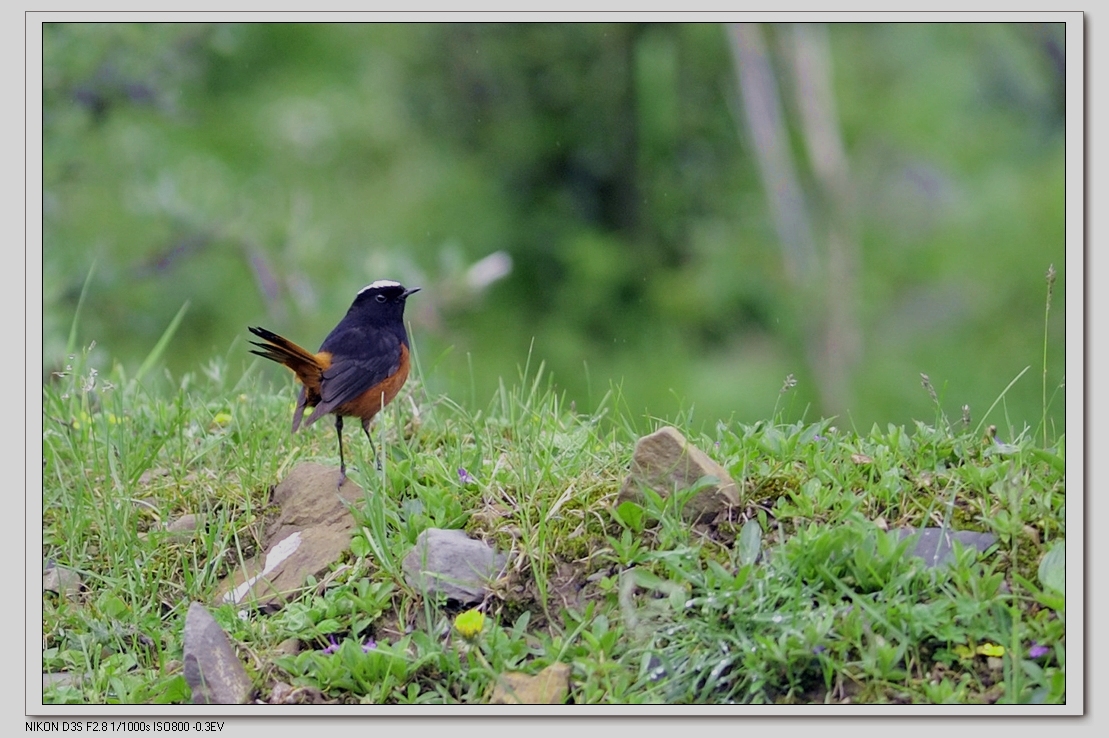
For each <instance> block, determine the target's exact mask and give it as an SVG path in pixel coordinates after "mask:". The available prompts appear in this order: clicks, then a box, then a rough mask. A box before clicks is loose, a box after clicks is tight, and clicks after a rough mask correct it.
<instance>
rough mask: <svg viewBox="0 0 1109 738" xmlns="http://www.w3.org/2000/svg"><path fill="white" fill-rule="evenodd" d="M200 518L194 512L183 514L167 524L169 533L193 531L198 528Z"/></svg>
mask: <svg viewBox="0 0 1109 738" xmlns="http://www.w3.org/2000/svg"><path fill="white" fill-rule="evenodd" d="M199 524H200V518H199V517H198V516H196V515H193V514H192V513H189V514H188V515H182V516H181V517H179V518H177V520H174V521H173V522H172V523H170V524H169V525H167V526H166V532H167V533H191V532H193V531H195V530H196V529H197V526H198V525H199Z"/></svg>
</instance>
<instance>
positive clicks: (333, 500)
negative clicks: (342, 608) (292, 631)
mask: <svg viewBox="0 0 1109 738" xmlns="http://www.w3.org/2000/svg"><path fill="white" fill-rule="evenodd" d="M336 474H338V471H337V470H336V469H335V468H334V467H330V466H323V465H321V464H313V463H305V464H300V465H298V466H297V467H296V468H295V469H293V471H292V472H291V473H290V474H289V476H288V477H286V478H285V479H284V480H283V481H282V482H281V483H280V484H278V485H277V487H276V488H275V489H274V493H273V502H274V504H276V505H277V506H278V507H279V512H278V515H277V517H276V518H275V519H274V520H273V521H272V522H270V524H269V525H268V526H267V527H266V532H265V534H264V536H263V541H264V545H265V548H264V551H263V553H262V554H261V555H259V556H256V557H254V558H253V559H250V560H249V561H247V562H245V564H244V566H243V567H242V568H241V569H239V570H237V571H236V572H234V573H233V574H232V575H231V576H229V577H228V578H227V579H226V580H224V582H223V583H222V584H221V586H220V588H219V590H218V595H217V596H218V598H219V600H220V601H222V602H234V603H241V602H249V603H250V604H252V605H254V606H256V607H259V608H263V609H275V608H278V607H280V606H281V605H282V604H284V601H285V596H286V595H287V594H288V593H292V592H297V591H299V590H300V588H301V587H303V586H304V582H305V581H306V580H307V579H308V577H310V576H319V575H320V574H322V573H324V572H325V571H327V570H328V569H329V568H331V566H332V565H334V564H335V563H336V562H338V561H339V560H340V559H341V558H342V557H343V555H344V554H345V553H346V551H347V550H348V549H349V548H350V539H351V536H352V535H353V532H354V529H355V521H354V516H352V515H351V513H350V509H349V507H348V506H349V505H351V504H354V503H355V502H359V501H361V500H362V497H363V491H362V488H361V487H359V486H358V485H357V484H355V483H354V482H352V481H351V480H350V479H349V478H348V479H347V480H346V481H345V482H343V486H342V487H341V488H340V489H338V490H336V489H335V475H336Z"/></svg>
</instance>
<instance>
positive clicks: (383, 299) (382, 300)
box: [374, 295, 385, 302]
mask: <svg viewBox="0 0 1109 738" xmlns="http://www.w3.org/2000/svg"><path fill="white" fill-rule="evenodd" d="M374 299H375V300H377V301H378V302H385V295H377V296H376V297H375V298H374Z"/></svg>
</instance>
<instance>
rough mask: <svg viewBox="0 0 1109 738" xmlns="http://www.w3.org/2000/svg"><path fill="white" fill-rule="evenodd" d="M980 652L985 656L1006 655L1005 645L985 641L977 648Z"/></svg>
mask: <svg viewBox="0 0 1109 738" xmlns="http://www.w3.org/2000/svg"><path fill="white" fill-rule="evenodd" d="M977 651H978V653H980V654H982V655H983V656H1004V655H1005V647H1004V646H999V645H997V644H996V643H983V644H982V645H981V646H979V647H978V649H977Z"/></svg>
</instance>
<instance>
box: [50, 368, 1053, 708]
mask: <svg viewBox="0 0 1109 738" xmlns="http://www.w3.org/2000/svg"><path fill="white" fill-rule="evenodd" d="M162 348H164V346H163V347H162ZM87 355H88V354H87V352H85V353H83V354H78V355H75V356H74V357H73V358H72V360H71V362H70V365H69V366H68V367H67V369H66V371H65V372H63V373H62V375H61V376H56V377H54V378H53V379H52V381H50V382H48V383H47V384H46V385H45V386H44V387H43V423H44V426H43V455H44V467H43V483H44V489H43V547H42V556H43V559H44V562H45V561H47V560H51V561H54V562H57V564H59V565H61V566H65V567H69V568H72V569H75V570H76V571H77V572H79V574H80V576H81V578H82V580H83V583H84V586H85V588H84V590H83V591H81V592H80V593H79V594H76V595H73V596H65V595H56V594H54V593H45V594H44V595H43V603H42V607H43V611H42V628H43V632H42V645H43V669H44V671H47V672H59V671H66V672H69V673H71V674H73V675H77V676H79V680H78V681H76V682H75V683H73V684H70V685H67V686H60V687H59V686H52V687H49V688H47V689H46V691H45V693H44V700H45V702H47V703H78V704H103V703H152V704H160V703H181V702H187V701H188V700H189V691H188V688H187V686H186V684H185V682H184V678H183V676H182V669H181V657H182V629H183V624H184V616H185V613H186V611H187V609H188V607H189V604H190V603H191V602H192V601H195V600H200V601H203V602H206V603H211V601H212V598H213V594H214V592H215V590H216V587H217V584H218V582H219V581H220V578H221V577H223V576H225V575H227V574H228V573H229V572H230V571H231V570H232V569H233V568H234V567H235V566H236V564H237V563H238V562H240V561H242V560H243V559H245V558H247V557H249V556H251V555H253V554H254V553H256V552H258V550H259V548H260V542H259V538H260V535H261V530H262V529H263V527H264V526H263V524H264V521H265V516H266V514H267V512H268V511H267V499H268V495H269V490H270V488H271V486H272V485H274V484H276V483H277V482H278V481H280V480H281V479H282V477H283V476H284V475H285V474H286V473H287V472H288V471H289V470H290V469H291V468H292V467H293V466H294V465H295V464H297V463H298V462H300V461H303V460H309V459H312V460H318V461H321V462H325V463H331V464H335V463H337V459H336V458H335V457H336V456H337V453H336V446H335V435H334V431H333V430H332V429H331V428H330V427H329V424H322V423H321V424H318V425H317V426H313V427H312V428H311V429H308V430H307V431H306V432H301V433H299V434H297V435H295V436H293V435H291V434H290V433H289V424H290V418H291V414H292V408H293V401H294V400H293V398H294V390H293V387H292V386H291V382H290V383H289V385H287V386H283V387H281V388H280V389H278V390H274V389H272V388H271V387H270V386H269V385H268V384H267V383H266V382H264V381H262V380H261V379H260V377H259V375H258V373H257V371H256V369H257V365H255V367H254V368H252V370H251V371H248V372H246V374H245V375H244V376H242V377H241V378H237V377H236V378H235V379H232V376H231V373H230V372H229V371H228V369H227V367H228V366H229V365H231V364H236V365H237V364H238V363H239V362H240V359H239V357H238V353H233V354H232V356H233V357H234V358H227V357H224V358H220V359H216V360H213V361H212V362H211V363H210V364H209V365H208V366H206V367H205V368H204V369H203V370H202V371H200V372H198V373H196V374H193V375H189V376H187V377H185V378H183V379H179V380H173V379H171V378H169V377H167V376H161V377H158V376H154V373H151V374H148V376H147V377H146V378H145V380H144V382H143V383H140V382H139V381H137V380H136V379H133V378H128V377H126V376H124V375H123V373H122V371H121V370H120V369H118V368H116V369H115V370H113V371H112V372H111V373H110V376H109V377H107V378H105V377H101V376H99V375H97V374H96V373H95V372H94V371H93V370H92V369H91V368H90V367H89V365H88V363H87ZM790 387H791V385H790V383H788V382H787V385H786V386H785V387H783V398H785V399H784V400H783V403H784V404H785V405H787V406H788V392H789V389H790ZM990 421H991V419H990V418H982V419H980V422H982V423H985V422H990ZM643 422H644V419H643V418H641V417H640V418H634V417H633V415H632V414H631V413H630V411H629V410H628V409H627V408H626V407H623V406H622V403H621V399H620V394H619V391H618V390H613V391H612V392H611V393H610V394H609V395H608V397H607V399H606V401H605V402H603V403H602V405H601V410H600V411H599V412H598V413H596V414H595V415H589V416H583V415H581V414H578V413H576V412H575V410H574V408H573V407H567V406H566V405H565V403H564V402H563V401H562V399H561V397H560V395H559V393H558V392H557V391H555V389H554V388H553V385H552V382H551V381H550V379H549V378H548V377H547V376H546V375H545V374H544V371H543V368H542V367H539V369H538V370H532V369H525V370H524V371H523V372H521V375H520V377H519V378H518V380H517V381H516V382H514V383H502V385H501V387H500V390H499V391H498V392H497V393H496V394H495V396H494V397H493V398H492V399H491V401H490V402H489V403H488V404H487V406H485V407H484V408H482V409H478V410H469V409H466V408H464V407H462V406H460V405H458V404H456V403H455V402H452V401H451V400H450V399H449V398H446V397H428V396H427V395H426V393H425V392H424V391H423V389H422V387H421V385H420V382H419V378H418V373H417V376H416V377H415V378H414V379H413V380H411V381H410V384H409V386H408V387H406V389H405V391H404V392H403V393H402V395H401V396H400V397H399V398H398V400H397V401H396V402H394V403H393V404H392V405H390V406H389V408H387V409H386V411H385V412H384V413H383V414H382V415H381V416H379V418H378V419H377V420H376V421H375V423H374V426H373V429H372V430H373V432H374V434H375V443H377V445H378V448H379V449H381V450H382V452H383V455H384V457H385V464H384V467H383V469H382V470H381V471H376V470H375V469H374V467H373V465H372V464H371V463H370V462H369V461H368V459H369V449H368V444H366V443H365V439H364V438H360V435H361V434H357V435H352V434H348V439H352V440H351V443H350V444H349V446H348V449H350V451H349V453H350V458H352V459H354V463H353V467H354V468H353V470H352V471H351V476H352V478H353V479H354V480H355V481H357V482H359V483H360V484H362V486H363V487H364V488H365V489H366V490H367V495H366V497H365V501H364V504H363V505H361V506H360V507H359V508H358V509H357V510H356V511H355V513H356V518H357V520H358V522H359V524H360V530H359V532H358V533H357V534H356V536H355V538H354V540H353V544H352V550H351V553H350V555H349V556H348V558H347V559H346V560H345V561H344V562H342V564H341V565H339V566H337V567H336V568H335V569H334V570H333V571H332V572H330V573H329V574H327V575H326V576H323V577H321V580H320V581H313V582H309V583H307V584H306V586H305V587H304V590H303V592H302V593H301V595H300V596H299V597H298V598H296V599H295V600H294V601H292V602H291V603H290V604H289V605H288V606H286V607H285V608H284V609H283V610H281V611H280V612H278V613H276V614H272V615H260V614H253V615H251V616H250V617H248V618H246V619H242V618H240V617H239V616H238V614H237V613H236V611H235V610H234V609H233V608H231V607H229V606H220V607H214V606H212V607H211V609H212V611H213V614H214V615H215V617H216V619H217V620H218V621H219V622H220V623H221V625H223V627H224V628H225V629H227V631H228V632H229V634H230V635H231V637H232V639H233V641H234V642H235V643H236V644H237V645H238V646H239V648H240V654H241V655H242V657H243V661H244V664H245V665H246V667H247V669H248V671H249V673H250V675H251V677H252V678H253V679H254V682H255V685H256V687H257V688H258V692H259V695H260V696H261V697H262V698H266V697H267V696H268V695H269V693H270V692H271V690H272V689H273V686H274V685H275V684H276V683H278V682H284V683H289V684H293V685H297V686H310V687H314V688H317V689H319V690H321V691H322V693H323V694H324V695H325V696H326V698H327V699H330V700H334V701H337V702H340V703H359V702H367V703H382V702H384V703H401V704H409V703H476V702H483V701H484V700H486V699H488V696H489V694H490V691H491V689H492V688H493V687H494V685H495V684H496V683H497V680H498V677H499V675H501V674H503V673H504V672H506V671H525V672H530V673H534V672H537V671H539V670H540V669H542V668H544V667H546V666H548V665H550V664H552V663H555V662H565V663H568V664H569V665H570V666H571V669H572V671H571V691H570V698H571V700H572V701H573V702H575V703H578V704H593V703H632V702H661V703H712V704H722V703H741V704H748V703H779V704H792V703H802V704H811V703H818V704H820V703H841V702H851V703H993V702H996V703H1063V702H1065V700H1066V628H1065V621H1066V608H1065V596H1064V594H1063V592H1062V591H1061V589H1062V584H1061V576H1060V575H1061V570H1062V567H1063V556H1062V550H1063V549H1062V548H1061V546H1062V545H1063V542H1064V541H1065V534H1066V528H1065V516H1064V511H1065V505H1064V497H1065V486H1064V471H1065V438H1064V437H1062V436H1060V437H1058V438H1056V439H1051V438H1049V437H1048V436H1047V434H1046V433H1041V430H1042V429H1039V428H1037V429H1024V430H1022V431H1014V430H1011V429H1005V430H1002V431H998V432H997V434H996V435H993V434H991V433H986V432H983V431H982V430H981V429H976V428H972V427H971V426H970V423H969V422H955V423H950V422H948V420H947V418H946V416H945V415H944V414H943V413H942V411H940V410H939V404H938V401H937V417H936V419H935V422H934V423H932V424H926V423H923V422H919V423H917V424H916V425H915V427H912V428H903V427H899V426H892V425H891V426H888V427H886V428H879V427H875V428H873V429H871V430H869V431H866V432H857V431H853V430H845V429H843V428H839V427H836V425H835V423H834V422H833V421H831V420H821V421H818V422H815V423H806V422H785V421H784V420H782V418H781V417H780V416H779V417H777V418H775V419H774V420H772V421H766V422H760V423H756V424H754V425H742V424H738V423H719V424H717V425H716V426H715V427H713V428H710V429H707V430H706V429H705V428H703V427H699V426H698V424H697V421H696V420H695V419H694V413H693V412H692V411H690V412H687V413H686V414H685V415H684V416H683V417H681V418H679V419H676V420H675V421H674V424H676V425H679V427H680V428H681V430H682V431H683V432H684V433H686V435H687V436H688V437H689V438H690V439H691V440H693V441H694V442H695V443H696V444H697V445H699V446H700V447H701V448H702V449H704V450H705V451H706V452H708V453H709V454H710V455H711V456H713V457H714V458H715V459H717V460H718V461H719V462H720V463H722V464H723V465H724V466H725V467H726V468H727V469H729V471H730V472H731V474H732V476H733V477H734V478H735V479H736V480H737V481H738V482H739V483H740V486H741V489H742V500H743V504H742V507H740V508H739V509H737V510H735V511H734V512H733V514H732V515H731V516H729V517H728V518H727V519H725V520H721V521H719V522H718V523H717V524H715V525H711V526H692V527H691V526H690V525H687V524H686V523H683V522H682V521H681V520H680V518H679V517H678V516H677V515H676V514H675V511H676V510H678V509H680V499H679V500H673V499H671V500H663V499H659V498H658V497H656V496H648V497H647V499H646V500H645V501H644V503H643V504H641V505H637V504H634V503H629V502H626V503H623V504H621V505H620V507H619V508H614V504H615V502H614V501H615V498H616V493H617V492H618V490H619V488H620V485H621V482H622V480H623V477H624V474H625V473H626V469H627V466H628V463H629V461H630V458H631V453H632V449H633V446H634V442H635V438H636V434H635V432H634V431H633V428H635V427H636V426H637V425H641V424H643ZM650 424H651V425H655V426H657V425H660V424H661V421H659V420H651V421H650ZM997 424H998V425H1000V423H997ZM1045 441H1046V443H1045ZM350 458H348V461H349V460H350ZM460 470H465V472H466V473H467V475H468V478H466V479H464V478H463V475H462V474H461V473H460ZM186 513H195V514H198V515H200V516H202V518H203V525H202V526H200V528H199V529H198V531H197V533H196V534H195V535H192V536H186V537H183V538H181V537H173V536H171V535H170V534H168V533H165V532H162V531H160V530H159V525H160V524H161V523H164V522H166V521H170V520H173V519H175V518H177V517H179V516H181V515H183V514H186ZM942 524H950V525H953V526H954V527H957V528H963V529H971V530H978V531H989V532H992V533H994V534H996V535H997V537H998V543H997V544H996V546H995V547H994V548H993V549H991V550H990V551H989V552H987V553H986V554H985V555H984V556H979V555H977V553H976V552H974V551H972V550H960V551H959V553H958V557H957V560H956V562H955V563H954V564H952V565H950V566H946V567H941V568H937V569H927V568H925V567H924V566H923V562H922V561H920V560H919V559H914V558H912V557H909V556H907V555H906V551H905V544H903V543H900V542H898V541H897V539H896V538H895V537H893V536H892V535H890V534H887V533H886V532H885V530H884V529H886V528H889V529H893V528H896V527H900V526H922V525H933V526H935V525H942ZM430 526H436V527H445V528H464V529H465V530H466V531H467V532H469V533H470V534H471V535H472V536H475V537H481V538H485V539H487V540H490V541H492V542H493V543H494V544H495V545H496V546H497V547H498V548H499V549H500V550H502V551H505V552H510V553H511V554H512V564H511V566H510V568H509V570H508V571H507V573H506V575H505V576H504V578H503V579H501V580H500V581H498V582H497V583H496V586H495V587H494V591H493V595H492V596H491V597H489V598H488V599H487V601H486V602H485V603H484V605H483V610H484V612H485V614H486V621H485V627H484V630H483V631H482V632H481V634H480V635H479V636H478V637H477V638H475V639H473V640H465V639H463V638H461V637H460V636H459V635H458V633H457V632H454V631H452V623H453V619H454V618H455V617H456V616H457V615H458V612H457V610H447V609H445V608H443V607H440V606H439V605H438V604H437V603H433V602H428V601H424V600H423V599H421V597H420V596H419V595H418V593H416V592H414V591H413V590H412V589H411V588H409V587H408V586H407V585H406V584H405V582H404V578H403V575H402V572H401V567H400V561H401V559H402V558H403V556H404V554H405V552H406V551H407V550H408V549H409V547H410V546H411V545H412V544H413V543H414V541H415V539H416V536H417V535H418V534H419V533H420V531H422V530H424V529H425V528H427V527H430ZM287 639H296V640H297V641H298V642H299V644H300V646H301V651H300V653H298V654H295V655H278V650H277V646H278V644H280V643H282V642H283V641H286V640H287ZM370 640H373V641H374V643H375V648H372V649H368V650H367V649H364V648H363V645H364V644H366V643H367V642H368V641H370ZM332 644H335V645H334V646H333V645H332Z"/></svg>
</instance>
